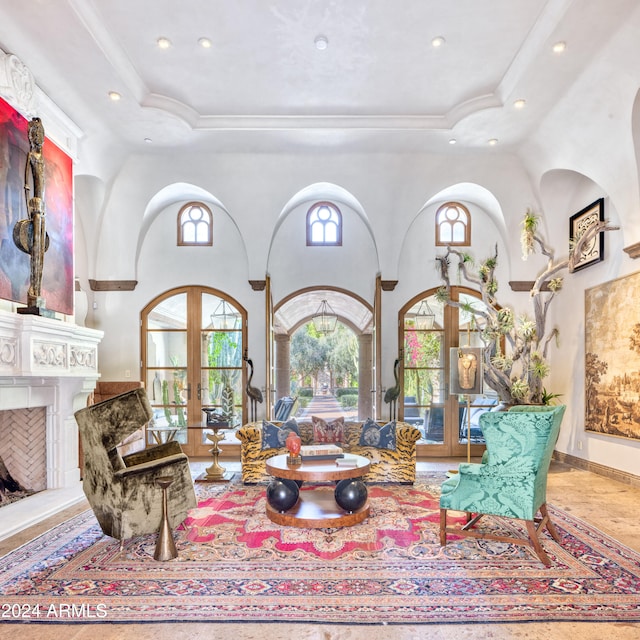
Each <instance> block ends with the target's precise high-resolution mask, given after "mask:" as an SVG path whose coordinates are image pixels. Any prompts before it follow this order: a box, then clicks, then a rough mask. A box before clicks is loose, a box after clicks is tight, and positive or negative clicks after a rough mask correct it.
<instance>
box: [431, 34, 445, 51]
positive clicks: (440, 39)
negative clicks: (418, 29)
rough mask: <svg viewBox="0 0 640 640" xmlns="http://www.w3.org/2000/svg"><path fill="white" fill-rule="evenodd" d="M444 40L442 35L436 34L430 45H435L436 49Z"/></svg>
mask: <svg viewBox="0 0 640 640" xmlns="http://www.w3.org/2000/svg"><path fill="white" fill-rule="evenodd" d="M445 42H446V40H445V39H444V38H443V37H442V36H436V37H435V38H434V39H433V40H432V41H431V46H432V47H435V48H436V49H437V48H438V47H441V46H442V45H443V44H444V43H445Z"/></svg>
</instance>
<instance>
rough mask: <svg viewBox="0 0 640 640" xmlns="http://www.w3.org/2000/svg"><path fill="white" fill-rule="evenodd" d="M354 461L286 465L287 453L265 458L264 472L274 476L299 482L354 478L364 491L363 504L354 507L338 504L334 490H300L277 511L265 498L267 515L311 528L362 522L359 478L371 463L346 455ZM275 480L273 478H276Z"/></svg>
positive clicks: (365, 511) (364, 507) (364, 511)
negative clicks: (287, 506)
mask: <svg viewBox="0 0 640 640" xmlns="http://www.w3.org/2000/svg"><path fill="white" fill-rule="evenodd" d="M346 457H347V458H348V459H349V460H353V461H354V465H353V466H338V465H337V464H336V462H335V461H334V460H317V461H312V462H310V461H305V462H303V463H302V464H298V465H289V464H288V463H287V459H288V458H289V456H288V454H286V453H285V454H282V455H279V456H274V457H273V458H269V459H268V460H267V461H266V466H267V473H269V474H270V475H272V476H273V477H274V478H275V480H277V479H280V478H282V479H285V480H294V481H295V482H296V484H297V485H298V486H300V485H301V484H302V483H303V482H336V481H340V480H349V479H351V478H353V479H355V480H354V481H355V483H359V484H356V487H357V488H358V489H359V490H360V491H361V492H362V491H364V495H365V500H364V504H363V505H362V506H360V507H359V508H357V509H354V510H353V511H347V510H345V509H343V508H342V507H340V506H339V505H338V504H337V503H336V501H335V497H334V492H333V491H323V490H322V489H319V490H309V491H299V492H298V493H299V495H298V500H297V502H296V503H295V504H294V506H293V507H291V508H290V509H289V510H288V511H284V512H282V511H279V510H278V509H277V508H275V507H273V506H272V505H270V504H269V502H268V501H267V516H268V517H269V520H271V521H272V522H275V523H276V524H281V525H285V526H291V527H304V528H311V529H320V528H325V527H328V528H333V527H348V526H351V525H354V524H357V523H358V522H362V521H363V520H364V519H365V518H367V517H368V516H369V501H368V500H367V499H366V495H367V488H366V485H365V484H364V483H363V482H362V481H361V480H360V478H361V477H362V476H364V475H365V474H367V473H368V472H369V468H370V463H369V460H368V459H367V458H365V457H364V456H356V455H347V456H346ZM275 480H274V481H275Z"/></svg>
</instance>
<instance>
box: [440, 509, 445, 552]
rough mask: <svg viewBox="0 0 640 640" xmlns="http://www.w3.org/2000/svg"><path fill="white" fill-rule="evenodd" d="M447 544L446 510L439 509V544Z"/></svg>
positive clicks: (442, 545)
mask: <svg viewBox="0 0 640 640" xmlns="http://www.w3.org/2000/svg"><path fill="white" fill-rule="evenodd" d="M446 544H447V510H446V509H440V546H441V547H444V546H446Z"/></svg>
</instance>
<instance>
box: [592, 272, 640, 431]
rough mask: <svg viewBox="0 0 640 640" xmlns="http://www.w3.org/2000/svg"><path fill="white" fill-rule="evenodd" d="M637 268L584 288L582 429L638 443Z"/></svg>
mask: <svg viewBox="0 0 640 640" xmlns="http://www.w3.org/2000/svg"><path fill="white" fill-rule="evenodd" d="M638 296H640V271H638V272H636V273H632V274H629V275H627V276H623V277H621V278H617V279H615V280H611V281H609V282H605V283H603V284H600V285H596V286H594V287H591V288H589V289H587V290H586V291H585V343H584V345H585V363H584V389H585V403H584V404H585V414H584V416H585V418H584V428H585V431H586V432H589V433H595V434H598V435H605V436H613V437H619V438H625V439H627V440H636V441H640V318H639V317H638V313H637V310H636V309H635V308H634V307H633V305H630V304H629V300H630V299H631V300H635V299H638Z"/></svg>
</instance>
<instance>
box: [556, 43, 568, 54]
mask: <svg viewBox="0 0 640 640" xmlns="http://www.w3.org/2000/svg"><path fill="white" fill-rule="evenodd" d="M566 49H567V43H566V42H562V41H561V42H556V43H555V44H554V45H553V53H563V52H564V51H565V50H566Z"/></svg>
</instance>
